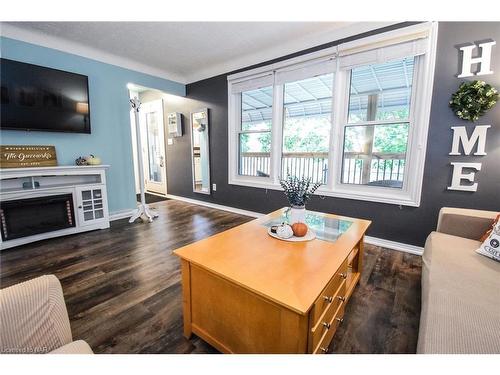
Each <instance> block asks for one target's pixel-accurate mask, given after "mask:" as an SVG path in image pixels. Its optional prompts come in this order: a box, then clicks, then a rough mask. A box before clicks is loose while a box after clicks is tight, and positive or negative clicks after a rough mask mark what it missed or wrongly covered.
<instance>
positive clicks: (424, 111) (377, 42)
mask: <svg viewBox="0 0 500 375" xmlns="http://www.w3.org/2000/svg"><path fill="white" fill-rule="evenodd" d="M422 34H426V35H428V37H427V38H428V48H427V52H426V53H425V55H422V56H420V57H419V58H418V59H417V62H416V68H415V76H414V82H416V84H414V85H413V91H412V95H411V105H410V111H411V113H410V119H409V121H410V122H411V124H412V129H411V131H410V134H409V139H408V150H407V161H406V168H405V173H406V175H405V180H404V182H403V188H402V189H394V188H385V187H376V186H365V185H355V184H342V183H340V179H341V169H342V157H343V154H342V151H343V141H344V139H343V136H344V134H343V132H344V126H345V124H344V123H343V122H344V121H341V119H342V118H344V117H346V116H347V113H346V111H347V102H348V101H349V96H348V92H347V93H346V92H345V90H348V81H349V77H348V70H340V68H339V66H340V64H337V67H338V68H337V71H336V72H334V73H335V79H334V91H333V92H334V95H333V108H332V114H333V121H332V129H331V133H330V134H331V137H330V144H331V147H330V150H339V151H337V152H329V156H328V171H329V173H328V181H327V184H326V185H324V186H322V187H321V188H320V189H318V190H317V193H316V194H317V195H323V196H330V197H337V198H346V199H355V200H364V201H371V202H381V203H389V204H397V205H404V206H414V207H418V206H420V201H421V193H422V182H423V174H424V166H425V154H426V147H427V135H428V129H429V118H430V110H431V101H432V89H433V83H434V67H435V60H436V46H437V22H427V23H422V24H418V25H414V26H410V27H406V28H402V29H397V30H393V31H390V32H387V33H382V34H377V35H374V36H370V37H367V38H363V39H358V40H355V41H352V42H349V43H346V44H343V45H339V46H336V47H332V48H328V49H324V50H321V51H318V52H313V53H311V54H307V55H303V56H299V57H296V58H293V59H289V60H286V61H281V62H278V63H275V64H271V65H268V66H264V67H260V68H257V69H252V70H249V71H245V72H241V73H237V74H234V75H231V76H228V116H229V117H228V124H229V128H228V183H229V184H230V185H240V186H248V187H255V188H263V189H271V190H281V186H280V184H279V180H278V179H279V176H278V175H279V173H280V170H281V149H282V131H283V127H282V126H281V124H282V122H283V121H282V120H283V110H282V102H283V85H277V84H275V85H274V90H273V126H272V130H271V139H272V143H271V166H270V172H271V173H270V175H271V176H270V177H253V176H240V175H238V139H237V137H238V128H239V126H240V118H239V115H240V108H241V107H238V106H239V101H238V95H235V94H233V93H232V90H231V84H232V82H241V81H243V80H249V79H252V78H255V77H258V76H262V75H265V74H266V73H267V74H269V72H274V71H276V70H278V69H283V68H287V67H290V66H292V65H295V64H304V63H307V62H308V61H311V60H317V59H318V58H325V57H328V56H338V55H339V51H340V54H342V51H355V53H359V52H362V51H365V50H370V49H374V48H380V47H381V46H387V45H390V44H391V43H397V42H400V41H401V40H408V39H411V38H412V37H415V36H419V35H422ZM343 54H344V55H345V52H344V53H343ZM339 92H344V95H338V94H336V93H339ZM415 108H418V116H416V112H417V111H415ZM342 116H344V117H342ZM277 124H279V126H276V125H277ZM350 125H357V124H350ZM409 181H410V182H409Z"/></svg>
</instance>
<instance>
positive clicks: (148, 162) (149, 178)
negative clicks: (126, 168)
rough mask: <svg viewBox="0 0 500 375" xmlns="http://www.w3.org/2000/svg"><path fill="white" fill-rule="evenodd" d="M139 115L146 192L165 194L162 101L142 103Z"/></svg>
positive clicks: (165, 170) (165, 171)
mask: <svg viewBox="0 0 500 375" xmlns="http://www.w3.org/2000/svg"><path fill="white" fill-rule="evenodd" d="M139 113H140V114H141V116H140V121H141V124H140V125H141V140H142V152H143V161H144V179H145V181H144V183H145V187H146V191H151V192H154V193H160V194H167V169H166V159H165V155H166V154H165V126H164V122H163V100H161V99H159V100H154V101H151V102H146V103H142V104H141V111H140V112H139Z"/></svg>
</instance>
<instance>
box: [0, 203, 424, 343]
mask: <svg viewBox="0 0 500 375" xmlns="http://www.w3.org/2000/svg"><path fill="white" fill-rule="evenodd" d="M152 206H153V207H156V208H157V209H158V211H159V213H160V217H159V218H158V219H157V220H155V221H154V223H152V224H143V223H135V224H128V222H127V220H119V221H115V222H113V223H112V225H111V228H109V229H106V230H99V231H94V232H88V233H82V234H77V235H72V236H67V237H61V238H56V239H50V240H46V241H42V242H38V243H34V244H29V245H24V246H20V247H17V248H14V249H8V250H4V251H2V252H0V286H1V287H2V288H4V287H7V286H10V285H13V284H15V283H18V282H21V281H24V280H28V279H31V278H33V277H37V276H40V275H44V274H55V275H56V276H57V277H58V278H59V279H60V280H61V283H62V286H63V290H64V295H65V298H66V304H67V307H68V313H69V316H70V321H71V328H72V331H73V338H74V339H83V340H86V341H87V342H88V343H89V344H90V346H91V347H92V349H93V350H94V351H95V352H96V353H216V352H217V351H216V350H215V349H214V348H212V347H211V346H210V345H208V344H206V343H205V342H203V341H202V340H201V339H199V338H197V337H195V336H193V338H192V339H190V340H187V339H185V338H184V337H183V336H182V304H181V285H180V267H179V260H178V258H177V257H175V256H174V255H172V250H174V249H176V248H178V247H181V246H183V245H186V244H188V243H192V242H194V241H197V240H200V239H202V238H205V237H208V236H210V235H212V234H215V233H218V232H221V231H224V230H226V229H229V228H231V227H234V226H236V225H239V224H242V223H244V222H246V221H248V220H251V219H252V218H249V217H245V216H241V215H236V214H232V213H228V212H224V211H219V210H214V209H210V208H205V207H201V206H196V205H192V204H188V203H184V202H180V201H175V200H168V201H164V202H158V203H155V204H153V205H152ZM364 262H365V263H364V264H365V266H364V267H365V270H364V273H363V275H362V279H361V281H360V285H359V286H358V287H357V288H356V290H355V292H354V294H353V297H352V299H351V300H350V302H349V305H348V306H347V310H346V314H345V320H344V323H343V325H342V326H341V327H340V329H339V330H338V332H337V334H336V336H335V338H334V341H333V342H332V344H331V345H330V347H331V348H333V352H334V353H414V352H415V348H416V340H417V335H418V321H419V314H420V272H421V261H420V257H418V256H414V255H410V254H404V253H400V252H396V251H391V250H387V249H383V248H380V247H374V246H370V245H367V246H366V251H365V259H364Z"/></svg>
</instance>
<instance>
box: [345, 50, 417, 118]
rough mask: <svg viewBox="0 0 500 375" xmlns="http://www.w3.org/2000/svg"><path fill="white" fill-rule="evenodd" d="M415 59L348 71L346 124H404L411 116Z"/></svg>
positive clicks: (410, 58)
mask: <svg viewBox="0 0 500 375" xmlns="http://www.w3.org/2000/svg"><path fill="white" fill-rule="evenodd" d="M413 67H414V58H413V57H409V58H405V59H402V60H397V61H390V62H386V63H383V64H374V65H367V66H362V67H359V68H355V69H353V70H352V71H351V90H350V98H349V123H356V122H361V121H384V120H395V121H406V120H408V117H409V113H410V99H411V87H412V84H413Z"/></svg>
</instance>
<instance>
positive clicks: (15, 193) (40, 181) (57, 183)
mask: <svg viewBox="0 0 500 375" xmlns="http://www.w3.org/2000/svg"><path fill="white" fill-rule="evenodd" d="M108 167H109V166H108V165H99V166H58V167H40V168H8V169H0V201H1V202H7V201H15V200H20V199H29V198H42V197H49V196H55V195H61V194H71V195H72V197H73V212H74V216H75V218H74V219H75V220H74V226H73V227H71V228H65V229H61V230H55V231H50V232H45V233H40V234H35V235H30V236H27V237H22V238H15V239H10V240H4V238H3V233H2V236H0V249H7V248H11V247H14V246H18V245H22V244H25V243H29V242H33V241H39V240H43V239H47V238H52V237H58V236H64V235H68V234H73V233H79V232H85V231H89V230H95V229H103V228H109V212H108V199H107V193H106V169H107V168H108Z"/></svg>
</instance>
